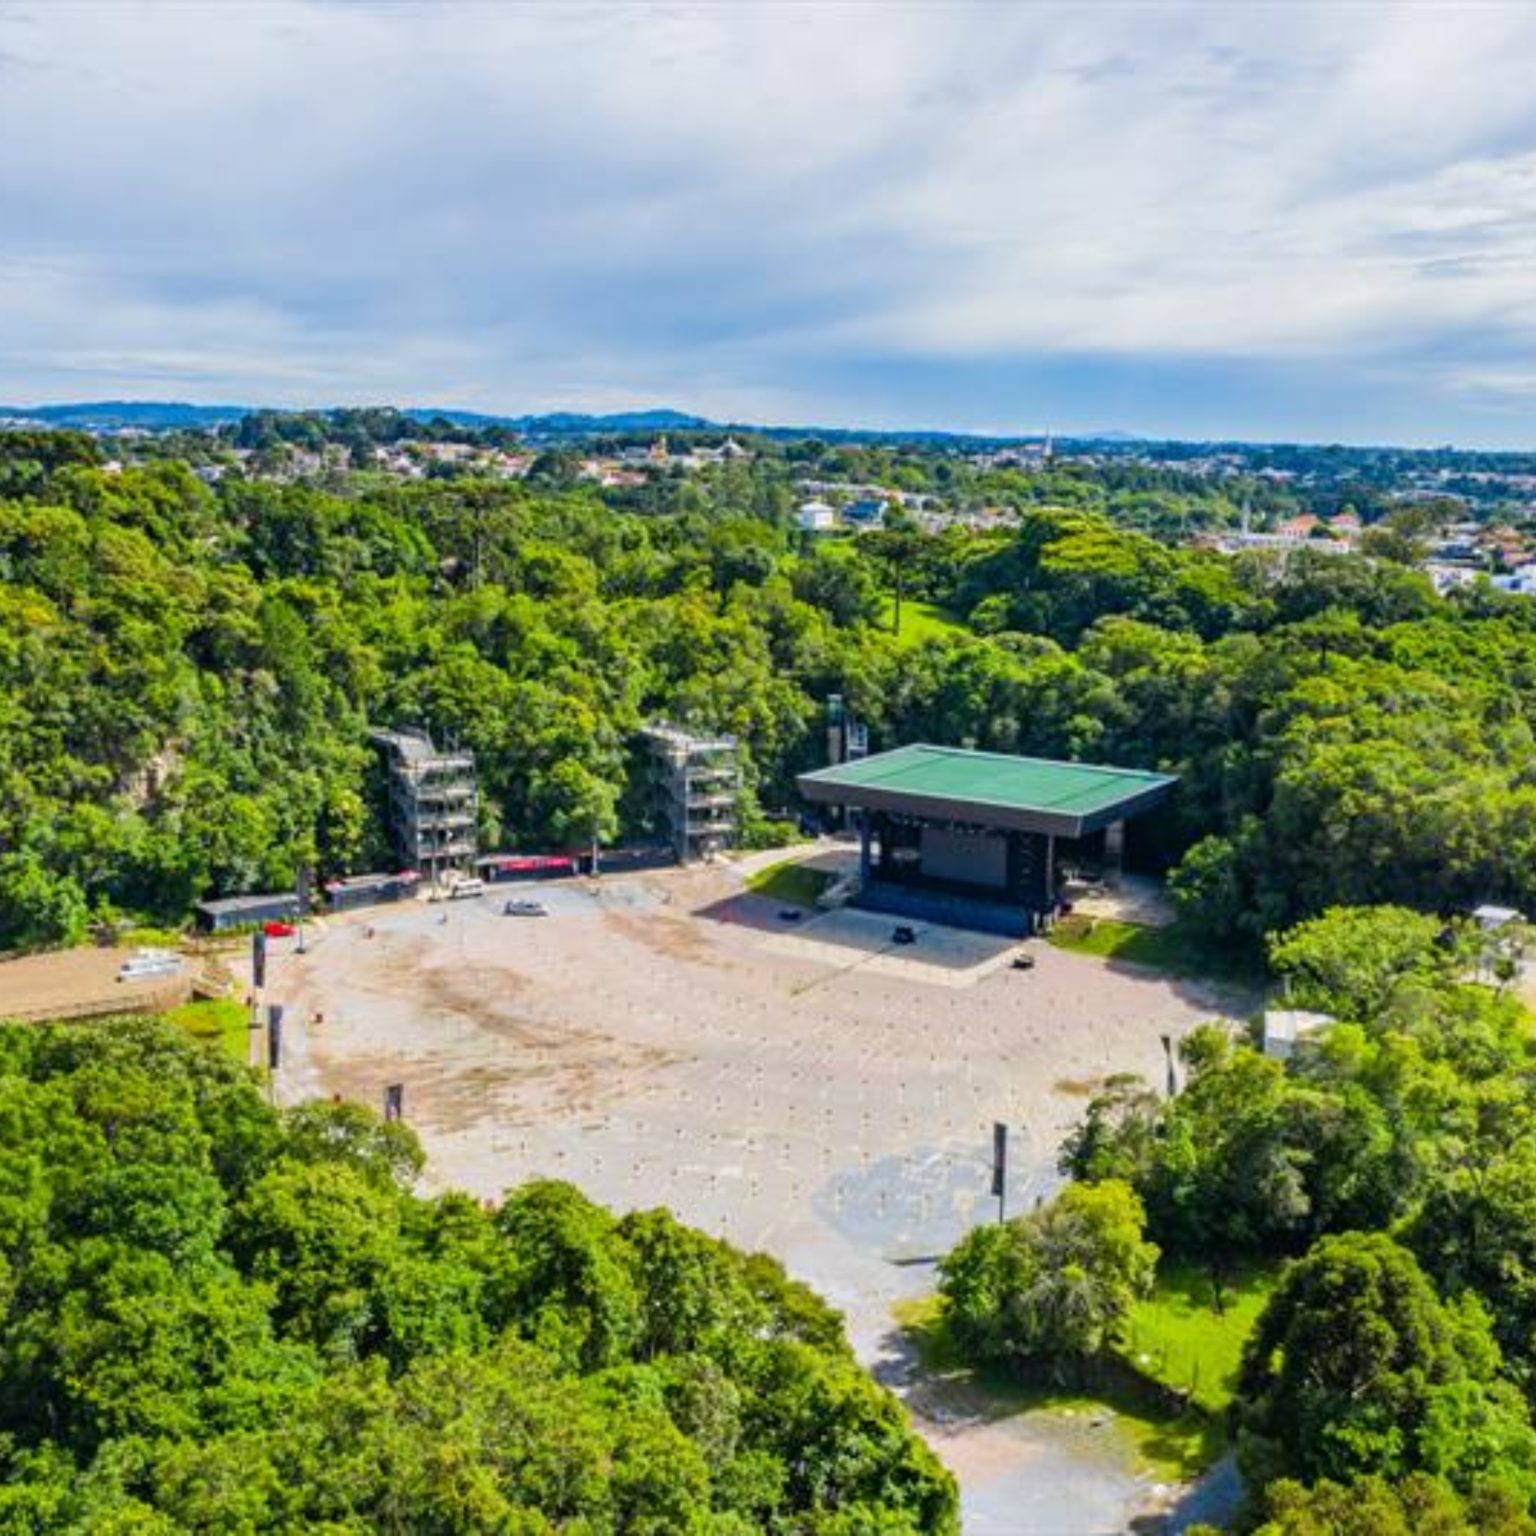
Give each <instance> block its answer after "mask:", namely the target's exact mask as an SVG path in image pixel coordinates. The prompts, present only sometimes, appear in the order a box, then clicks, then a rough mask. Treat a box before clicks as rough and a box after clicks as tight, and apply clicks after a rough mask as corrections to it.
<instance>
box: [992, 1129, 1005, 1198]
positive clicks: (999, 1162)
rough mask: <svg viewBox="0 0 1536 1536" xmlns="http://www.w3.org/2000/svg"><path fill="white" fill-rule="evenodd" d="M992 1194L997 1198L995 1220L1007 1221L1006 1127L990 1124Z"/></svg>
mask: <svg viewBox="0 0 1536 1536" xmlns="http://www.w3.org/2000/svg"><path fill="white" fill-rule="evenodd" d="M992 1193H993V1194H994V1195H996V1196H997V1219H998V1221H999V1222H1003V1221H1006V1220H1007V1219H1008V1127H1007V1126H1006V1125H1004V1124H1003V1122H1002V1121H1001V1120H994V1121H993V1122H992Z"/></svg>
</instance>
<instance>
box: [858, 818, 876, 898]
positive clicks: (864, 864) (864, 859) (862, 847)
mask: <svg viewBox="0 0 1536 1536" xmlns="http://www.w3.org/2000/svg"><path fill="white" fill-rule="evenodd" d="M873 867H874V858H873V855H872V854H871V852H870V825H869V812H868V811H860V812H859V884H860V885H868V884H869V876H870V872H871V870H872V869H873Z"/></svg>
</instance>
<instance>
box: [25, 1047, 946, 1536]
mask: <svg viewBox="0 0 1536 1536" xmlns="http://www.w3.org/2000/svg"><path fill="white" fill-rule="evenodd" d="M420 1166H421V1154H420V1148H419V1146H418V1145H417V1144H416V1141H415V1138H414V1136H413V1135H412V1134H411V1133H410V1132H409V1131H408V1130H406V1129H404V1128H403V1127H400V1126H398V1125H381V1124H380V1123H379V1122H378V1121H377V1120H376V1119H375V1118H374V1117H373V1116H372V1115H370V1114H369V1113H368V1112H367V1111H365V1110H362V1109H360V1108H358V1107H356V1106H353V1105H347V1104H339V1105H332V1104H310V1105H304V1106H301V1107H299V1108H297V1109H293V1110H289V1111H286V1112H278V1111H274V1110H272V1109H270V1108H268V1106H267V1105H266V1103H265V1102H264V1100H263V1098H262V1096H261V1094H260V1092H259V1089H258V1087H257V1085H256V1083H255V1081H254V1079H253V1078H252V1077H251V1076H250V1075H249V1074H248V1073H247V1072H245V1071H244V1069H242V1068H238V1067H235V1066H233V1065H232V1064H229V1063H227V1062H225V1061H224V1060H222V1059H221V1058H219V1057H217V1056H215V1055H213V1054H212V1053H211V1052H209V1051H207V1050H206V1049H205V1048H203V1047H201V1046H199V1045H197V1044H196V1043H194V1042H192V1041H191V1040H190V1039H189V1038H187V1037H185V1036H183V1035H182V1034H180V1032H178V1031H177V1030H175V1029H174V1028H172V1027H170V1026H165V1025H159V1024H152V1023H149V1022H146V1021H142V1020H139V1021H126V1020H113V1021H108V1022H105V1023H102V1024H99V1025H88V1026H73V1027H69V1028H58V1029H55V1028H22V1027H19V1026H11V1027H5V1028H0V1169H3V1170H4V1173H3V1176H0V1528H3V1529H5V1530H8V1531H9V1530H18V1531H77V1530H78V1531H85V1530H90V1531H123V1532H127V1531H135V1532H137V1531H144V1532H150V1531H154V1532H167V1533H169V1532H176V1531H189V1532H191V1531H196V1532H209V1531H228V1532H237V1531H238V1532H290V1531H297V1530H306V1531H317V1530H323V1531H333V1532H343V1531H357V1532H362V1531H411V1532H429V1533H430V1532H441V1533H443V1536H448V1533H457V1532H463V1531H468V1530H496V1531H516V1532H525V1533H528V1536H534V1533H554V1532H571V1533H572V1536H575V1533H577V1532H581V1533H597V1532H618V1531H625V1532H652V1533H655V1536H672V1533H675V1532H685V1531H691V1532H699V1533H704V1532H708V1533H710V1536H726V1533H730V1536H737V1533H741V1536H745V1533H748V1532H754V1531H761V1532H765V1533H771V1536H801V1533H804V1536H846V1533H852V1532H856V1531H866V1530H868V1531H873V1530H880V1531H882V1532H884V1531H895V1532H910V1533H912V1536H917V1533H919V1532H923V1533H929V1532H940V1533H942V1532H953V1531H955V1530H956V1529H957V1524H956V1514H955V1508H956V1500H955V1489H954V1484H953V1482H952V1480H951V1479H950V1477H949V1475H948V1474H947V1473H946V1472H945V1471H944V1470H943V1469H942V1467H940V1465H939V1463H938V1462H937V1460H936V1459H935V1458H934V1456H933V1454H932V1453H931V1452H930V1451H929V1450H928V1449H927V1448H926V1446H924V1445H923V1443H922V1442H921V1441H920V1440H918V1439H917V1437H916V1436H915V1435H914V1434H913V1432H912V1429H911V1427H910V1426H909V1424H908V1422H907V1419H906V1416H905V1414H904V1412H903V1411H902V1409H901V1408H900V1406H899V1405H898V1404H897V1403H896V1401H895V1399H894V1398H893V1397H891V1395H890V1394H889V1393H888V1392H886V1391H885V1390H884V1389H882V1388H881V1387H878V1386H877V1385H876V1384H875V1383H874V1382H873V1381H872V1380H871V1379H870V1378H869V1377H868V1376H867V1375H865V1374H864V1372H863V1371H862V1370H861V1369H860V1368H859V1367H858V1366H857V1364H856V1363H855V1361H854V1359H853V1357H852V1354H851V1352H850V1351H849V1348H848V1345H847V1342H846V1340H845V1339H844V1336H843V1330H842V1323H841V1319H840V1318H839V1317H838V1316H837V1314H836V1313H834V1312H832V1311H831V1310H830V1309H829V1308H828V1307H827V1306H826V1305H825V1304H824V1303H823V1302H821V1301H820V1300H819V1299H818V1298H816V1297H815V1296H813V1295H812V1294H811V1293H810V1292H809V1291H807V1290H806V1289H805V1287H803V1286H801V1285H798V1284H796V1283H795V1282H793V1281H791V1280H789V1279H788V1278H787V1277H786V1276H785V1274H784V1272H783V1270H782V1269H781V1268H780V1267H779V1266H778V1265H777V1264H776V1263H775V1262H773V1261H772V1260H770V1259H768V1258H766V1257H764V1256H762V1255H751V1256H749V1255H745V1254H742V1253H739V1252H737V1251H735V1250H734V1249H732V1248H729V1247H728V1246H727V1245H725V1244H724V1243H721V1242H718V1241H715V1240H714V1239H711V1238H708V1237H705V1236H703V1235H702V1234H700V1233H697V1232H693V1231H691V1230H690V1229H688V1228H686V1227H683V1226H681V1225H680V1224H679V1223H678V1222H677V1221H676V1220H675V1219H674V1218H673V1217H672V1216H670V1215H669V1214H668V1213H667V1212H665V1211H661V1210H654V1211H645V1212H638V1213H635V1214H632V1215H630V1216H626V1217H625V1218H623V1219H622V1220H619V1219H616V1218H615V1217H613V1216H612V1215H611V1214H610V1213H608V1212H607V1211H605V1210H603V1209H601V1208H600V1207H598V1206H595V1205H593V1204H591V1203H590V1202H589V1201H588V1200H586V1199H585V1198H584V1197H583V1196H582V1195H581V1194H579V1193H578V1192H577V1191H576V1190H575V1189H573V1188H572V1187H571V1186H570V1185H567V1184H559V1183H550V1182H538V1183H532V1184H528V1185H525V1186H523V1187H522V1188H521V1189H519V1190H516V1191H514V1192H513V1193H512V1194H511V1195H510V1196H509V1197H508V1198H507V1199H506V1201H505V1202H504V1203H503V1204H502V1205H501V1206H500V1208H499V1209H497V1210H495V1211H488V1210H486V1209H485V1208H484V1207H483V1206H482V1205H481V1204H479V1203H478V1202H475V1201H472V1200H469V1199H467V1198H466V1197H464V1196H462V1195H456V1194H449V1195H444V1196H440V1197H437V1198H434V1199H423V1198H420V1197H418V1196H416V1195H414V1194H412V1193H411V1185H412V1184H413V1182H414V1180H415V1176H416V1174H417V1172H418V1171H419V1169H420Z"/></svg>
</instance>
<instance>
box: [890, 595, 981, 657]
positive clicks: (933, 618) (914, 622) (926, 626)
mask: <svg viewBox="0 0 1536 1536" xmlns="http://www.w3.org/2000/svg"><path fill="white" fill-rule="evenodd" d="M895 618H896V604H895V602H894V600H893V599H891V598H889V597H887V598H886V599H885V608H884V611H883V612H882V614H881V616H880V621H881V623H882V625H883V626H884V627H885V628H886V629H890V627H891V625H892V624H893V623H894V621H895ZM957 635H959V636H967V637H972V636H973V635H974V632H973V631H972V630H971V629H970V627H969V626H968V625H966V624H964V623H962V622H961V620H959V619H957V618H955V616H954V615H953V614H950V613H946V612H945V611H944V610H943V609H942V608H940V607H939V606H938V605H937V604H936V603H919V602H913V601H912V600H911V599H910V598H903V599H902V604H901V628H900V629H899V630H897V632H896V639H897V642H898V643H899V644H901V645H904V646H907V645H923V644H925V643H926V642H927V641H929V640H948V639H953V638H954V637H955V636H957Z"/></svg>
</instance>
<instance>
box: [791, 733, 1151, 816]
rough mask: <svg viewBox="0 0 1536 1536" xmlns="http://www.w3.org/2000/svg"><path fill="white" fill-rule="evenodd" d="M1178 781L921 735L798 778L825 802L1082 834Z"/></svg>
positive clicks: (1139, 807) (1144, 804) (1146, 805)
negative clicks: (940, 742) (933, 741)
mask: <svg viewBox="0 0 1536 1536" xmlns="http://www.w3.org/2000/svg"><path fill="white" fill-rule="evenodd" d="M1177 782H1178V780H1177V778H1175V777H1173V776H1172V775H1169V774H1166V773H1146V772H1143V771H1142V770H1140V769H1135V768H1112V767H1109V766H1107V765H1105V764H1101V763H1063V762H1055V761H1053V760H1051V759H1049V758H1043V757H1017V756H1014V755H1012V754H1009V753H1005V752H971V751H967V750H965V749H964V748H962V747H935V746H929V745H928V744H926V743H921V742H919V743H915V744H913V745H912V746H907V747H897V748H896V749H895V750H894V751H890V752H879V753H876V754H875V755H874V756H873V757H865V758H858V759H856V760H855V761H853V762H848V763H839V764H837V765H836V766H835V767H831V768H822V769H819V770H817V771H816V772H814V773H803V774H801V775H800V776H799V778H798V779H797V780H796V783H797V784H798V785H799V788H800V793H801V794H802V795H804V796H805V797H806V799H808V800H812V801H816V802H819V803H821V804H823V805H847V806H854V807H857V808H860V809H865V810H882V811H895V812H900V813H903V814H906V815H910V816H919V817H926V818H930V819H934V820H949V821H964V822H970V823H972V824H976V825H981V826H993V827H999V828H1004V829H1007V830H1009V831H1022V832H1045V833H1050V834H1052V835H1054V836H1057V837H1081V836H1083V835H1084V834H1085V833H1088V832H1094V831H1097V830H1098V829H1099V828H1100V827H1106V826H1108V825H1109V824H1110V823H1111V822H1115V821H1120V820H1123V819H1124V818H1125V817H1127V816H1133V815H1136V814H1138V813H1139V812H1141V811H1145V810H1149V809H1151V807H1152V806H1154V805H1156V804H1157V803H1158V802H1159V801H1161V800H1163V799H1164V798H1165V797H1166V796H1167V794H1168V792H1169V791H1170V790H1171V789H1172V788H1173V786H1174V785H1175V784H1176V783H1177Z"/></svg>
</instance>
